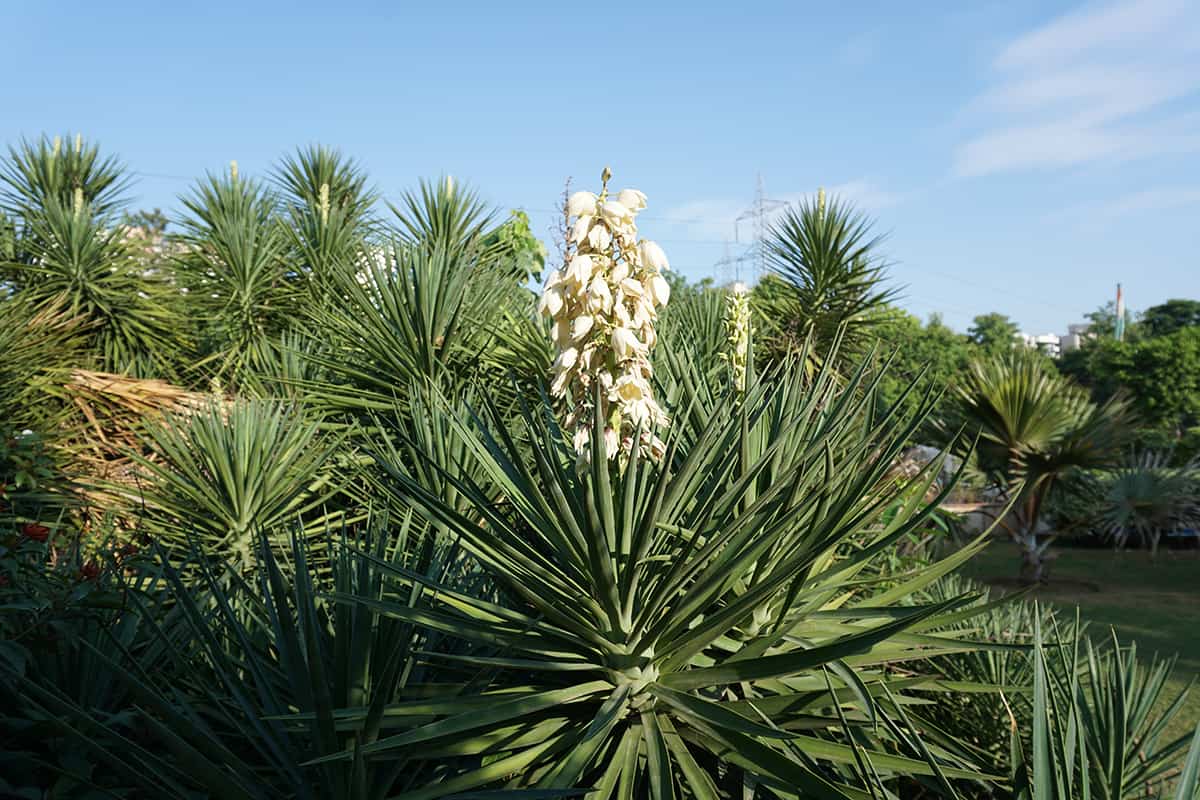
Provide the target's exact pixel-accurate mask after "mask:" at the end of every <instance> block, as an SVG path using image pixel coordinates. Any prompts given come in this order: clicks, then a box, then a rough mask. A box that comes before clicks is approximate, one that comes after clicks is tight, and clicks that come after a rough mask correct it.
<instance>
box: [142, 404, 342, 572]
mask: <svg viewBox="0 0 1200 800" xmlns="http://www.w3.org/2000/svg"><path fill="white" fill-rule="evenodd" d="M145 430H146V432H145V443H146V445H147V448H148V451H147V453H146V454H142V453H135V454H134V458H135V459H136V461H137V462H138V464H139V465H140V467H141V468H142V470H143V471H144V473H145V478H146V480H144V481H141V482H139V484H138V486H137V487H136V488H135V489H133V490H131V489H130V488H129V487H120V488H122V489H123V490H124V493H125V494H126V495H127V496H128V497H129V500H130V501H131V502H132V503H134V504H135V508H136V507H142V506H144V507H145V509H146V510H147V512H148V513H149V514H150V515H151V519H153V520H154V522H155V525H154V535H155V538H157V540H158V541H159V542H160V543H162V544H163V545H164V546H165V547H166V548H167V549H168V551H169V552H172V553H173V554H175V555H179V554H181V553H183V552H185V551H186V550H187V545H188V542H189V541H191V542H192V543H193V544H194V546H195V547H198V548H200V549H201V551H202V552H203V553H205V554H206V555H208V556H209V557H212V558H214V559H218V560H222V561H225V562H228V563H230V564H233V565H235V566H236V567H237V568H238V569H242V570H249V569H251V568H253V567H255V566H256V563H255V552H256V544H255V543H256V540H257V538H258V537H259V536H260V535H263V534H268V535H271V536H273V540H275V541H279V540H280V537H281V536H283V534H284V532H285V531H286V529H287V528H288V527H290V526H293V525H295V524H298V522H299V521H300V520H301V519H302V518H303V517H304V515H306V514H308V513H309V512H312V511H314V510H316V509H320V507H321V505H322V503H324V502H325V501H326V500H328V499H329V498H330V497H331V496H332V495H333V494H334V493H335V492H336V491H337V489H338V483H337V480H338V479H337V477H336V475H335V474H334V473H333V472H332V471H331V470H330V469H328V467H330V466H331V464H330V463H329V462H330V458H331V457H332V455H333V453H334V452H335V450H336V448H337V445H338V440H337V439H336V438H327V437H325V436H323V435H322V434H321V432H320V426H319V421H318V420H314V419H311V418H309V417H308V416H306V414H305V412H304V410H303V409H301V408H299V407H296V406H294V405H290V404H285V403H280V402H277V401H270V400H237V401H234V402H231V403H228V404H220V403H217V402H214V403H213V404H212V405H210V406H209V407H208V408H205V409H200V410H198V411H196V412H194V413H192V414H191V415H190V416H182V415H166V416H165V417H164V418H163V419H162V420H160V421H150V422H148V424H147V425H146V426H145ZM310 522H311V523H312V524H313V528H314V534H316V533H320V532H321V524H320V523H319V521H317V520H316V519H314V520H310Z"/></svg>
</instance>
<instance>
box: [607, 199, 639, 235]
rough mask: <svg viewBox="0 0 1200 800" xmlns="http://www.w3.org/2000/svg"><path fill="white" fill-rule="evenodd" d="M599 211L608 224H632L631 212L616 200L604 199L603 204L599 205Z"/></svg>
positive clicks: (625, 225)
mask: <svg viewBox="0 0 1200 800" xmlns="http://www.w3.org/2000/svg"><path fill="white" fill-rule="evenodd" d="M600 213H601V215H602V216H603V217H604V221H605V222H607V223H608V224H609V225H614V226H616V227H618V228H624V227H628V226H631V225H633V214H631V213H630V212H629V209H628V208H626V207H625V206H624V205H623V204H621V203H618V202H617V201H616V200H608V201H605V203H604V205H602V206H601V207H600Z"/></svg>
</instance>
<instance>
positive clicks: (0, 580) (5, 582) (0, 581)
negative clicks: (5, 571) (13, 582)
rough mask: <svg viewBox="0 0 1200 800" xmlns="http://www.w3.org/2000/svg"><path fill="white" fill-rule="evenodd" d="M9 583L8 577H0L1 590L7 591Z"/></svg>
mask: <svg viewBox="0 0 1200 800" xmlns="http://www.w3.org/2000/svg"><path fill="white" fill-rule="evenodd" d="M9 583H10V581H9V580H8V576H7V575H0V589H7V588H8V584H9Z"/></svg>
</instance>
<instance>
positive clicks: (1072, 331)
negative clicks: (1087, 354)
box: [1015, 322, 1091, 358]
mask: <svg viewBox="0 0 1200 800" xmlns="http://www.w3.org/2000/svg"><path fill="white" fill-rule="evenodd" d="M1090 328H1091V325H1089V324H1088V323H1086V322H1081V323H1077V324H1074V325H1068V326H1067V332H1066V333H1064V334H1063V335H1061V336H1060V335H1058V334H1056V333H1040V334H1033V333H1018V334H1016V335H1015V338H1016V340H1017V341H1018V342H1020V343H1021V344H1022V345H1024V346H1025V347H1028V348H1031V349H1037V350H1041V351H1042V352H1043V353H1045V354H1046V355H1048V356H1050V357H1051V358H1058V357H1059V356H1061V355H1062V354H1063V353H1069V352H1071V351H1072V350H1078V349H1079V348H1080V347H1081V346H1082V345H1083V341H1084V340H1085V339H1087V338H1088V337H1089V336H1090V335H1091V334H1090V333H1089V329H1090Z"/></svg>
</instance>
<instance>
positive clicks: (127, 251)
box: [8, 197, 186, 376]
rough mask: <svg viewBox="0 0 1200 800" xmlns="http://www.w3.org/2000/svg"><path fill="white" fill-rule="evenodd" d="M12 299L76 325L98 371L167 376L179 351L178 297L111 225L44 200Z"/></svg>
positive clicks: (28, 234) (29, 223) (16, 271)
mask: <svg viewBox="0 0 1200 800" xmlns="http://www.w3.org/2000/svg"><path fill="white" fill-rule="evenodd" d="M24 222H25V226H26V227H25V231H24V235H23V237H22V240H21V249H22V259H21V260H20V261H18V262H12V263H10V264H9V265H8V267H9V274H10V275H11V276H12V279H13V284H14V287H15V289H16V291H17V292H18V293H19V294H20V295H21V297H22V298H23V299H25V300H27V301H28V302H30V303H31V304H33V306H34V307H36V308H38V309H39V310H46V311H50V312H61V313H63V314H65V315H67V316H70V317H75V318H78V319H79V320H80V322H81V324H82V326H83V330H84V331H85V332H86V335H87V337H88V339H89V341H90V349H91V350H92V351H93V352H94V356H93V359H94V362H95V365H96V366H99V367H100V368H101V369H104V370H107V371H111V372H126V373H130V374H134V375H138V376H146V375H155V376H157V375H161V374H163V373H169V372H170V371H171V370H172V367H173V364H172V361H173V359H174V358H175V357H176V356H177V355H178V354H179V352H180V351H181V350H182V349H183V348H184V346H185V341H186V340H185V339H184V338H183V336H182V335H181V331H180V328H181V324H180V322H181V319H182V316H181V314H180V309H179V307H178V298H177V295H176V294H175V293H174V292H173V291H172V289H171V287H170V286H169V285H168V284H167V283H165V282H164V280H163V279H162V278H161V276H159V275H156V274H152V273H148V272H147V271H146V270H145V269H144V268H143V267H142V265H141V264H140V263H139V262H138V261H137V259H136V258H135V253H134V250H133V248H132V246H131V244H130V243H129V242H128V241H127V240H126V238H125V236H124V233H123V232H122V231H121V230H120V228H119V227H118V226H116V225H115V223H114V222H113V220H112V219H111V218H109V217H105V216H102V215H98V214H97V213H96V212H95V210H94V209H92V208H91V207H90V206H88V205H86V202H85V203H84V205H79V204H78V198H76V201H73V202H69V203H65V204H64V203H61V202H60V201H59V200H58V199H57V198H55V197H50V198H47V199H46V200H45V202H44V204H43V205H42V206H41V207H40V208H38V209H31V210H30V211H28V216H26V217H25V221H24Z"/></svg>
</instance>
